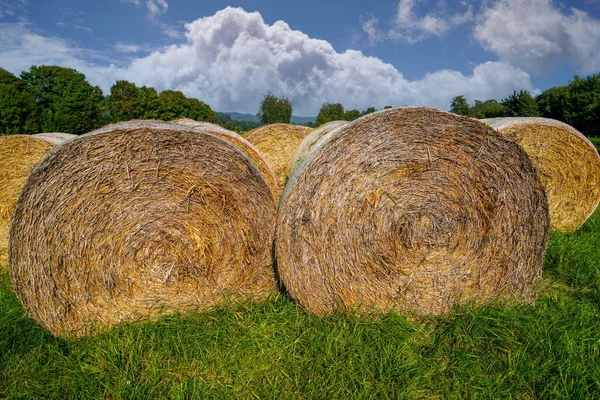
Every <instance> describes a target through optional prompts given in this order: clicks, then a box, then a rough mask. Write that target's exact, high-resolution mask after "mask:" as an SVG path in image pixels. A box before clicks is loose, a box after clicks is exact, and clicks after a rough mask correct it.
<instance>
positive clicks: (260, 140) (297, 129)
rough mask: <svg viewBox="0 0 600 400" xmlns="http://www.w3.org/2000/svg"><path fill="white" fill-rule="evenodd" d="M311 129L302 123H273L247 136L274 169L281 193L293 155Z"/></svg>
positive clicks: (288, 174) (288, 173)
mask: <svg viewBox="0 0 600 400" xmlns="http://www.w3.org/2000/svg"><path fill="white" fill-rule="evenodd" d="M311 131H312V129H311V128H308V127H306V126H301V125H290V124H271V125H265V126H261V127H260V128H257V129H255V130H254V131H253V132H252V134H251V135H249V136H248V137H247V139H248V141H249V142H250V143H252V144H253V145H254V146H255V147H256V148H257V149H258V150H259V151H260V152H261V153H262V154H263V155H264V156H265V158H266V159H267V162H268V163H269V165H270V166H271V168H272V169H273V172H274V173H275V178H276V179H277V186H278V188H279V192H280V193H281V192H283V188H284V187H285V183H286V182H287V180H288V178H289V176H290V164H291V163H292V157H294V153H295V152H296V149H297V148H298V146H299V145H300V143H301V142H302V140H303V139H304V138H305V137H306V136H308V134H309V133H310V132H311Z"/></svg>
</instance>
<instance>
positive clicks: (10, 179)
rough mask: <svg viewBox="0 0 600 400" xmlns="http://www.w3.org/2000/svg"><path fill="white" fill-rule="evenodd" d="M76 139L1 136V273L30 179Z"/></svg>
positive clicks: (63, 135)
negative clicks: (19, 200) (14, 220)
mask: <svg viewBox="0 0 600 400" xmlns="http://www.w3.org/2000/svg"><path fill="white" fill-rule="evenodd" d="M74 137H76V136H75V135H69V134H67V133H43V134H37V135H9V136H0V270H6V269H7V268H8V227H9V225H10V217H11V215H12V213H13V211H14V209H15V203H16V202H17V198H18V197H19V193H21V188H22V187H23V185H24V184H25V181H26V180H27V177H29V174H31V171H32V170H33V168H34V167H35V166H36V165H37V163H38V162H40V160H41V159H42V158H43V157H44V156H45V155H46V153H48V152H49V151H50V149H52V147H54V146H55V145H57V144H60V143H62V142H64V141H66V140H69V139H72V138H74Z"/></svg>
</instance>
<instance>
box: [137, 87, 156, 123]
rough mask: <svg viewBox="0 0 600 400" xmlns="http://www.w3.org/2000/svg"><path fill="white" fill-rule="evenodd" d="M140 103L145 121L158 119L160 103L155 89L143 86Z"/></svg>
mask: <svg viewBox="0 0 600 400" xmlns="http://www.w3.org/2000/svg"><path fill="white" fill-rule="evenodd" d="M139 93H140V102H141V110H142V116H141V118H143V119H158V114H159V107H160V105H159V102H158V93H157V92H156V89H154V88H153V87H146V86H142V87H141V88H139Z"/></svg>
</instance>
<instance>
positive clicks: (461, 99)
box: [450, 95, 471, 117]
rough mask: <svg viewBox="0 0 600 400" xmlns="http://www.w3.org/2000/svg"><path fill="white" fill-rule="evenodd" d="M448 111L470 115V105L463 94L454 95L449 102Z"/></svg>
mask: <svg viewBox="0 0 600 400" xmlns="http://www.w3.org/2000/svg"><path fill="white" fill-rule="evenodd" d="M450 112H452V113H454V114H458V115H464V116H465V117H469V116H470V115H471V106H469V102H468V101H467V99H466V97H465V96H463V95H460V96H455V97H454V98H453V99H452V103H451V104H450Z"/></svg>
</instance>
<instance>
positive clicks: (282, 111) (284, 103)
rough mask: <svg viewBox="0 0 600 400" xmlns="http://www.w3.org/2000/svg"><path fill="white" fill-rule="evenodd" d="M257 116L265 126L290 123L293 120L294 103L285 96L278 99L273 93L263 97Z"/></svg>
mask: <svg viewBox="0 0 600 400" xmlns="http://www.w3.org/2000/svg"><path fill="white" fill-rule="evenodd" d="M256 116H257V117H258V119H259V120H260V122H262V123H263V124H274V123H277V122H283V123H286V124H289V123H290V120H291V119H292V103H291V102H290V101H289V99H288V98H287V97H285V96H281V97H277V96H275V95H274V94H273V93H271V92H267V94H266V95H265V96H264V97H263V99H262V101H261V103H260V108H259V109H258V113H256Z"/></svg>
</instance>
